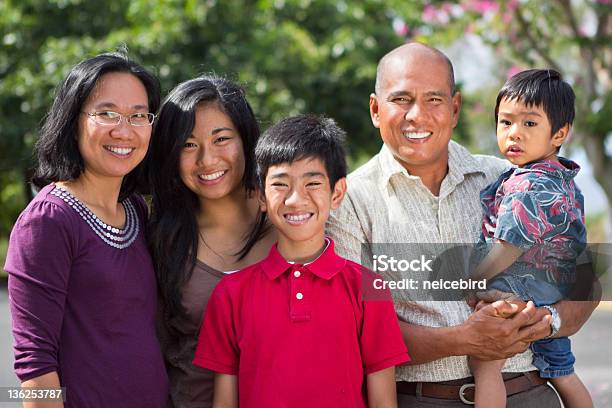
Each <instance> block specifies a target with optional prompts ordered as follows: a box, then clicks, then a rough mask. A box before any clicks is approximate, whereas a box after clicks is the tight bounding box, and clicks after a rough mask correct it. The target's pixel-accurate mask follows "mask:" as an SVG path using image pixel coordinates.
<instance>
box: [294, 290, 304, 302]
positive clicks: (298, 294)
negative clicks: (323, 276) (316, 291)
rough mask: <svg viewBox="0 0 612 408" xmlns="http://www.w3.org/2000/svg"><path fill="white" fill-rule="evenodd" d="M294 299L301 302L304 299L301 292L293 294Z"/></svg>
mask: <svg viewBox="0 0 612 408" xmlns="http://www.w3.org/2000/svg"><path fill="white" fill-rule="evenodd" d="M295 297H296V298H297V300H302V299H304V295H302V292H298V293H296V294H295Z"/></svg>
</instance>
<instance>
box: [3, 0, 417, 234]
mask: <svg viewBox="0 0 612 408" xmlns="http://www.w3.org/2000/svg"><path fill="white" fill-rule="evenodd" d="M397 3H402V7H405V5H403V2H399V1H398V2H397ZM408 3H409V4H416V2H414V1H411V2H408ZM393 6H394V3H393V2H384V1H382V0H366V1H360V2H349V1H340V2H335V1H323V0H275V1H272V0H260V1H252V0H232V1H215V0H207V1H199V0H163V1H158V2H151V1H147V0H109V1H105V2H94V1H84V0H83V1H79V0H55V1H46V0H45V1H43V0H20V1H17V0H7V1H3V2H0V41H2V47H1V48H0V170H1V171H2V172H3V173H6V176H3V177H2V179H0V183H1V184H0V191H9V190H10V191H13V190H11V188H12V187H11V186H14V185H19V184H21V183H22V182H21V179H22V176H21V175H22V174H25V172H26V170H27V169H29V168H31V167H32V165H33V160H32V149H33V144H34V142H35V139H36V134H37V131H38V128H39V126H40V123H41V121H42V119H43V117H44V115H45V112H46V109H47V108H48V107H49V106H50V104H51V101H52V97H53V91H54V88H55V87H56V86H57V84H59V83H60V81H61V80H62V78H63V77H64V75H65V74H66V73H67V71H68V70H69V69H70V67H72V66H73V65H74V64H76V63H77V62H79V61H80V60H82V59H84V58H87V57H90V56H92V55H95V54H97V53H100V52H104V51H112V50H115V49H117V48H118V47H123V46H127V47H128V49H129V52H130V55H131V56H132V57H133V58H134V59H136V60H138V61H140V62H141V63H143V64H144V65H146V66H149V67H151V68H153V70H154V71H155V72H157V73H158V75H159V76H160V78H161V81H162V88H163V90H164V91H168V90H170V89H171V88H172V87H174V86H175V85H176V84H177V83H178V82H181V81H184V80H187V79H189V78H192V77H194V76H196V75H198V74H200V73H203V72H208V71H214V72H217V73H220V74H224V75H227V76H229V77H230V78H232V79H235V80H238V81H240V82H241V83H243V84H244V85H246V87H247V93H248V95H249V99H250V101H251V102H252V104H253V106H254V109H255V111H256V113H257V115H258V117H259V119H260V120H261V123H262V127H264V128H265V127H267V126H268V125H270V124H271V123H273V122H274V121H277V120H279V119H280V118H282V117H284V116H286V115H290V114H296V113H302V112H316V113H325V114H327V115H328V116H331V117H333V118H335V119H336V120H337V121H338V122H339V123H340V125H341V126H343V127H344V128H345V129H346V130H347V132H348V134H349V142H350V146H351V148H350V151H351V154H352V155H353V156H354V157H358V156H365V155H369V154H371V153H372V152H373V151H374V150H376V149H377V148H378V146H379V145H380V141H379V138H378V137H377V133H376V132H375V130H374V129H373V128H372V125H371V123H370V119H369V115H368V95H369V93H370V92H371V91H372V89H373V83H374V76H375V71H376V63H377V60H378V59H379V58H380V57H381V56H382V55H383V54H384V53H385V52H386V51H387V50H389V49H391V48H393V47H395V46H397V45H399V44H400V43H401V42H402V41H404V39H403V38H402V37H399V36H397V35H396V34H395V32H394V31H393V28H392V25H391V20H392V18H393V16H394V13H393V11H392V8H393ZM415 10H417V9H415ZM416 17H417V15H416V14H415V18H416ZM1 205H2V206H3V207H1V208H2V214H3V216H4V218H2V219H1V220H0V223H1V225H0V235H2V233H3V232H4V231H5V230H6V229H7V228H8V227H10V224H11V221H10V220H11V219H14V217H15V213H13V212H11V211H5V208H6V207H4V206H6V205H7V204H6V202H2V204H1ZM19 205H23V200H22V201H21V202H20V204H19Z"/></svg>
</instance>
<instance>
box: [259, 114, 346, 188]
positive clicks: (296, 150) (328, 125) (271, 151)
mask: <svg viewBox="0 0 612 408" xmlns="http://www.w3.org/2000/svg"><path fill="white" fill-rule="evenodd" d="M345 138H346V133H345V132H344V130H342V129H341V128H340V127H339V126H338V125H337V124H336V122H335V121H334V120H333V119H330V118H326V117H324V116H317V115H298V116H292V117H289V118H286V119H283V120H281V121H280V122H278V123H277V124H275V125H273V126H272V127H270V128H269V129H268V130H266V132H265V133H264V134H263V135H262V136H261V137H260V138H259V141H258V142H257V147H256V148H255V160H256V161H257V175H258V178H259V183H260V186H261V188H262V189H263V188H264V184H265V180H266V175H267V173H268V169H269V168H270V166H275V165H278V164H281V163H293V162H294V161H296V160H301V159H304V158H307V157H317V158H319V159H321V161H322V162H323V164H324V165H325V170H326V171H327V176H328V177H329V183H330V186H331V188H332V189H333V188H334V186H335V185H336V182H337V181H338V180H340V179H341V178H343V177H346V171H347V167H346V158H345V151H344V141H345Z"/></svg>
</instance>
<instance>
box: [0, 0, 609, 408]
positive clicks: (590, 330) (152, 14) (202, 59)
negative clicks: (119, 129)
mask: <svg viewBox="0 0 612 408" xmlns="http://www.w3.org/2000/svg"><path fill="white" fill-rule="evenodd" d="M412 40H416V41H421V42H424V43H427V44H430V45H433V46H436V47H438V48H441V49H442V50H443V51H445V52H446V53H447V54H448V56H449V57H450V59H451V60H452V61H453V63H454V65H455V75H456V78H457V81H458V85H459V87H460V90H461V92H462V94H463V100H464V105H463V109H462V116H461V120H460V124H459V126H458V128H457V129H456V132H455V139H456V140H459V141H461V142H462V143H464V144H465V145H467V146H468V147H469V148H470V150H471V151H472V152H476V153H487V154H495V155H497V154H498V152H497V146H496V141H495V129H494V120H493V108H494V104H495V96H496V95H497V91H498V90H499V88H500V87H501V85H502V84H503V83H504V81H505V80H506V79H507V78H508V77H509V76H511V75H513V74H514V73H516V72H518V71H520V70H522V69H527V68H535V67H538V68H545V67H550V68H554V69H557V70H558V71H560V72H561V73H562V74H563V75H564V76H565V78H566V79H567V80H568V81H569V82H570V83H571V84H572V85H573V87H574V90H575V92H576V95H577V100H576V113H577V115H576V121H575V123H574V129H573V132H572V136H571V141H570V143H568V144H567V145H566V146H564V148H563V150H562V154H563V155H565V156H568V157H570V158H572V159H573V160H575V161H577V162H578V163H579V164H580V165H581V166H582V171H581V173H580V174H579V176H578V178H577V183H578V185H579V186H580V187H581V189H582V190H583V193H584V196H585V201H586V203H585V204H586V215H587V228H588V233H589V241H590V242H591V243H608V242H612V221H611V217H610V202H612V94H611V93H610V90H611V88H612V82H611V81H612V79H611V71H612V48H611V46H610V44H612V0H547V1H536V0H507V1H489V0H461V1H454V2H450V1H427V0H359V1H349V0H345V1H342V0H339V1H332V0H257V1H256V0H224V1H217V0H159V1H146V0H106V1H104V2H99V1H93V0H91V1H87V0H46V1H43V0H0V265H4V255H5V252H6V246H7V240H8V236H9V233H10V230H11V227H12V224H13V222H14V221H15V219H16V218H17V216H18V215H19V213H20V212H21V210H22V209H23V208H24V207H25V205H26V204H27V202H28V201H29V200H30V199H31V194H32V192H31V189H30V188H29V184H28V180H29V178H30V175H31V172H32V166H33V164H34V162H33V155H32V147H33V144H34V142H35V140H36V137H37V131H38V128H39V126H40V124H41V121H42V119H43V118H44V115H45V112H46V110H47V108H48V107H49V106H50V104H51V101H52V98H53V92H54V89H55V87H56V86H57V85H58V84H59V83H60V81H61V80H62V78H63V76H64V75H65V74H66V73H67V72H68V70H69V69H70V68H71V67H72V66H73V65H75V64H76V63H77V62H79V61H81V60H82V59H84V58H87V57H90V56H93V55H95V54H97V53H100V52H104V51H113V50H116V49H117V48H122V47H127V48H128V50H129V54H130V55H131V56H132V57H133V58H134V59H136V60H137V61H139V62H141V63H143V64H144V65H146V66H147V67H149V68H151V69H152V70H153V71H154V72H156V73H157V75H158V76H159V77H160V80H161V83H162V90H163V92H164V93H166V92H168V91H169V90H170V89H171V88H172V87H173V86H174V85H176V84H177V83H179V82H181V81H184V80H186V79H189V78H192V77H194V76H196V75H198V74H200V73H204V72H209V71H214V72H216V73H218V74H224V75H226V76H228V77H229V78H230V79H233V80H237V81H239V82H240V83H241V84H243V85H244V86H245V88H246V90H247V95H248V98H249V101H250V102H251V104H252V105H253V108H254V110H255V112H256V114H257V116H258V118H259V120H260V122H261V126H262V129H265V128H267V127H268V126H269V125H270V124H272V123H273V122H275V121H277V120H279V119H281V118H283V117H285V116H287V115H292V114H297V113H304V112H314V113H325V114H326V115H328V116H330V117H332V118H334V119H335V120H336V121H337V122H338V123H339V124H340V125H341V126H342V127H343V128H344V129H345V130H346V131H347V133H348V142H349V146H348V147H349V155H350V165H351V168H355V167H357V166H358V165H359V164H361V163H363V162H365V161H366V160H367V159H368V158H369V157H370V156H371V155H373V154H374V153H375V152H377V151H378V149H379V148H380V145H381V141H380V137H379V136H378V134H377V131H376V129H374V128H373V127H372V125H371V122H370V118H369V113H368V96H369V94H370V93H371V92H372V91H373V88H374V78H375V73H376V64H377V62H378V60H379V59H380V57H382V56H383V55H384V54H385V53H386V52H388V51H389V50H391V49H392V48H394V47H396V46H398V45H400V44H402V43H404V42H406V41H412ZM608 275H611V274H608ZM608 279H609V278H608ZM2 280H3V282H5V276H4V275H2ZM0 287H2V289H0V314H1V315H2V319H3V320H2V319H0V330H2V332H1V333H0V336H4V337H6V340H5V343H4V344H5V345H2V344H0V361H1V362H2V365H1V366H0V371H1V370H3V369H5V371H7V372H8V374H6V376H5V377H2V376H0V386H2V385H4V384H7V381H11V384H12V383H15V382H16V379H15V378H14V376H12V374H11V373H10V367H11V360H12V357H11V353H10V333H9V327H10V326H9V320H8V317H7V315H8V311H7V307H6V289H5V283H4V285H0ZM610 310H611V311H610V312H607V305H604V306H602V307H600V310H598V311H597V312H596V313H597V315H596V316H594V318H592V319H591V321H590V322H589V323H588V324H587V326H585V328H584V329H583V332H581V333H580V334H579V336H580V338H584V339H589V340H588V341H587V340H584V341H587V343H584V344H588V342H590V341H596V342H597V344H598V345H601V344H602V342H601V341H598V340H597V339H599V340H601V339H602V337H601V336H602V333H603V332H602V331H601V330H603V329H601V330H599V329H598V328H597V327H599V326H596V324H599V325H600V326H601V327H602V328H603V327H604V326H605V327H612V324H611V323H612V308H610ZM597 322H600V323H597ZM607 334H608V336H607V339H608V341H609V340H610V339H611V338H612V337H611V336H610V334H611V333H610V330H608V332H607ZM593 336H595V337H593ZM577 338H578V336H577ZM603 338H605V337H603ZM577 341H578V340H577ZM584 350H585V352H586V351H588V350H590V351H591V352H594V351H595V350H594V349H593V348H592V347H585V348H584ZM599 351H600V352H601V351H602V350H599ZM605 354H607V353H605ZM578 361H579V363H580V362H581V359H580V355H579V356H578ZM597 364H599V365H597ZM601 364H602V360H601V357H599V359H597V358H595V357H594V360H593V364H582V365H581V366H585V367H595V366H596V367H600V365H601ZM607 367H610V368H609V369H608V368H606V369H602V370H603V371H602V370H600V371H597V373H598V374H597V376H593V382H592V383H590V384H589V386H590V388H591V390H592V391H593V392H594V393H596V394H597V395H599V397H598V398H600V400H598V401H599V402H600V403H602V404H604V405H605V403H604V402H603V401H604V399H605V401H608V398H609V396H610V395H612V390H611V389H610V388H611V387H612V364H610V361H608V362H607ZM595 378H598V380H595ZM602 406H603V405H602Z"/></svg>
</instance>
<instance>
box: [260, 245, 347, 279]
mask: <svg viewBox="0 0 612 408" xmlns="http://www.w3.org/2000/svg"><path fill="white" fill-rule="evenodd" d="M325 239H326V240H328V245H327V247H326V248H325V249H324V250H323V253H321V255H319V257H318V258H317V259H315V260H314V261H312V262H310V263H307V264H305V265H303V267H304V268H306V269H308V270H309V271H310V272H312V273H313V274H315V275H316V276H318V277H319V278H322V279H325V280H329V279H331V278H332V277H333V276H334V275H336V274H337V273H338V272H340V270H342V268H344V265H346V260H345V259H344V258H341V257H340V256H338V255H337V254H336V252H335V251H334V241H333V240H332V239H331V238H328V237H326V238H325ZM296 265H299V264H291V263H289V262H287V260H285V258H283V256H282V255H281V254H280V252H278V243H276V244H274V245H273V246H272V248H270V252H269V253H268V256H267V257H266V258H265V259H264V260H263V261H261V267H262V269H263V270H264V272H265V274H266V275H267V276H268V278H270V280H274V279H276V278H278V277H279V276H281V275H282V274H283V273H285V272H286V271H288V270H289V269H291V268H292V267H293V266H296ZM300 266H302V265H300Z"/></svg>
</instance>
